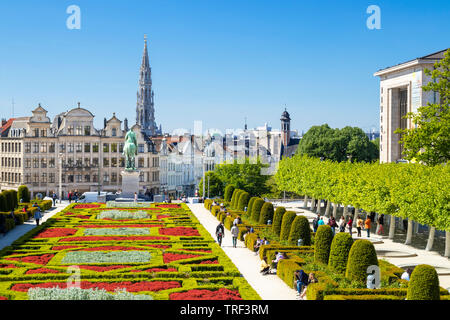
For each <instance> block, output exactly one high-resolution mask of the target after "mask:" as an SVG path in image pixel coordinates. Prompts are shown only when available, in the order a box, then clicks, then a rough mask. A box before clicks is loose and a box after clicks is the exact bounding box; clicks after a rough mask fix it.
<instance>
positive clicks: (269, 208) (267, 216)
mask: <svg viewBox="0 0 450 320" xmlns="http://www.w3.org/2000/svg"><path fill="white" fill-rule="evenodd" d="M268 220H273V204H272V202H266V203H264V204H263V206H262V207H261V211H260V213H259V224H267V221H268Z"/></svg>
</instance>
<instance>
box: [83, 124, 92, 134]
mask: <svg viewBox="0 0 450 320" xmlns="http://www.w3.org/2000/svg"><path fill="white" fill-rule="evenodd" d="M84 135H85V136H90V135H91V126H85V127H84Z"/></svg>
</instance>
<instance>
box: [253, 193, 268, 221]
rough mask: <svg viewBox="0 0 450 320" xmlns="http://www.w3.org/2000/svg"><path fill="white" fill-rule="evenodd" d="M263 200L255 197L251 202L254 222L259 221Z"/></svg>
mask: <svg viewBox="0 0 450 320" xmlns="http://www.w3.org/2000/svg"><path fill="white" fill-rule="evenodd" d="M264 202H265V201H264V200H263V199H261V198H258V199H256V200H255V201H254V202H253V206H252V218H251V219H252V220H253V221H255V222H258V221H259V214H260V213H261V208H262V206H263V205H264Z"/></svg>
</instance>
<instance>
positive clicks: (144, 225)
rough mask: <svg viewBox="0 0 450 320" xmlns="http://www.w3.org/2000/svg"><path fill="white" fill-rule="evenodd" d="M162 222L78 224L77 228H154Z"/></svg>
mask: <svg viewBox="0 0 450 320" xmlns="http://www.w3.org/2000/svg"><path fill="white" fill-rule="evenodd" d="M161 226H162V224H108V225H104V224H103V225H95V224H89V225H80V226H78V227H79V228H96V229H97V228H154V227H161Z"/></svg>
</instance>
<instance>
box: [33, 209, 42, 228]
mask: <svg viewBox="0 0 450 320" xmlns="http://www.w3.org/2000/svg"><path fill="white" fill-rule="evenodd" d="M34 219H35V220H36V225H37V226H38V225H39V220H41V219H42V215H41V209H40V208H39V207H37V209H36V211H35V212H34Z"/></svg>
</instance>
